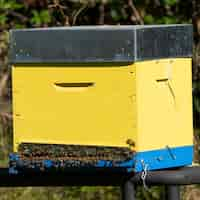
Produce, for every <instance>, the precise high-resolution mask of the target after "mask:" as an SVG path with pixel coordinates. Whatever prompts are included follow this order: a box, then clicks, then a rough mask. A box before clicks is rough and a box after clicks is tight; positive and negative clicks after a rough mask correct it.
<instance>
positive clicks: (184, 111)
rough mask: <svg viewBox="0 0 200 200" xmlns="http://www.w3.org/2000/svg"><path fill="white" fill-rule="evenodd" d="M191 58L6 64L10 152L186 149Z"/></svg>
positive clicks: (189, 137) (189, 140)
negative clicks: (24, 148) (36, 146)
mask: <svg viewBox="0 0 200 200" xmlns="http://www.w3.org/2000/svg"><path fill="white" fill-rule="evenodd" d="M191 83H192V81H191V59H189V58H179V59H162V60H156V61H143V62H137V63H134V64H132V65H127V66H109V65H108V66H88V67H87V66H81V67H78V66H77V67H75V66H71V67H70V66H67V67H65V66H43V67H42V66H34V65H33V66H28V67H27V66H13V67H12V84H13V117H14V120H13V121H14V151H17V147H18V145H19V144H20V143H22V142H31V143H53V144H78V145H103V146H121V147H125V146H127V144H126V141H127V139H132V140H133V141H135V143H136V150H137V151H146V150H153V149H160V148H165V147H166V146H167V145H168V146H169V147H176V146H184V145H192V137H193V136H192V85H191Z"/></svg>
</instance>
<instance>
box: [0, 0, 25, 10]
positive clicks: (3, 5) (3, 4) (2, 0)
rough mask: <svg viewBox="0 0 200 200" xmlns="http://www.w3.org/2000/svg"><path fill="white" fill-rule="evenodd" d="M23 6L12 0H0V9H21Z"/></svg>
mask: <svg viewBox="0 0 200 200" xmlns="http://www.w3.org/2000/svg"><path fill="white" fill-rule="evenodd" d="M22 7H23V4H19V3H17V2H16V1H14V0H0V9H2V10H4V9H6V10H7V9H19V8H22Z"/></svg>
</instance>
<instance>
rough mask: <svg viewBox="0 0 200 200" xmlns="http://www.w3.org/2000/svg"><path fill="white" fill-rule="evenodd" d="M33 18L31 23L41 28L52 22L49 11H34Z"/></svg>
mask: <svg viewBox="0 0 200 200" xmlns="http://www.w3.org/2000/svg"><path fill="white" fill-rule="evenodd" d="M32 14H33V17H32V18H31V23H32V24H35V25H37V26H41V25H42V24H48V23H49V22H50V21H51V17H50V14H49V11H48V10H42V11H40V12H38V11H37V10H33V12H32Z"/></svg>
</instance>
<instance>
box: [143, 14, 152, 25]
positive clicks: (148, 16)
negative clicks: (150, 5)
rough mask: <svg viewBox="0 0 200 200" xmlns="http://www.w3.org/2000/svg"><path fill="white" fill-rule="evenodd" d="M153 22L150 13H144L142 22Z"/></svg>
mask: <svg viewBox="0 0 200 200" xmlns="http://www.w3.org/2000/svg"><path fill="white" fill-rule="evenodd" d="M153 22H154V18H153V16H152V15H145V16H144V23H145V24H152V23H153Z"/></svg>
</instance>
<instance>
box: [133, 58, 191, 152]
mask: <svg viewBox="0 0 200 200" xmlns="http://www.w3.org/2000/svg"><path fill="white" fill-rule="evenodd" d="M136 74H137V75H136V85H137V89H136V90H137V95H136V96H137V97H136V98H137V100H136V101H137V135H138V142H137V150H138V151H144V150H152V149H159V148H165V147H166V146H167V145H168V146H169V147H176V146H184V145H192V143H193V142H192V141H193V128H192V74H191V59H185V58H183V59H169V60H168V59H166V60H165V59H164V60H159V61H147V62H140V63H136Z"/></svg>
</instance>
